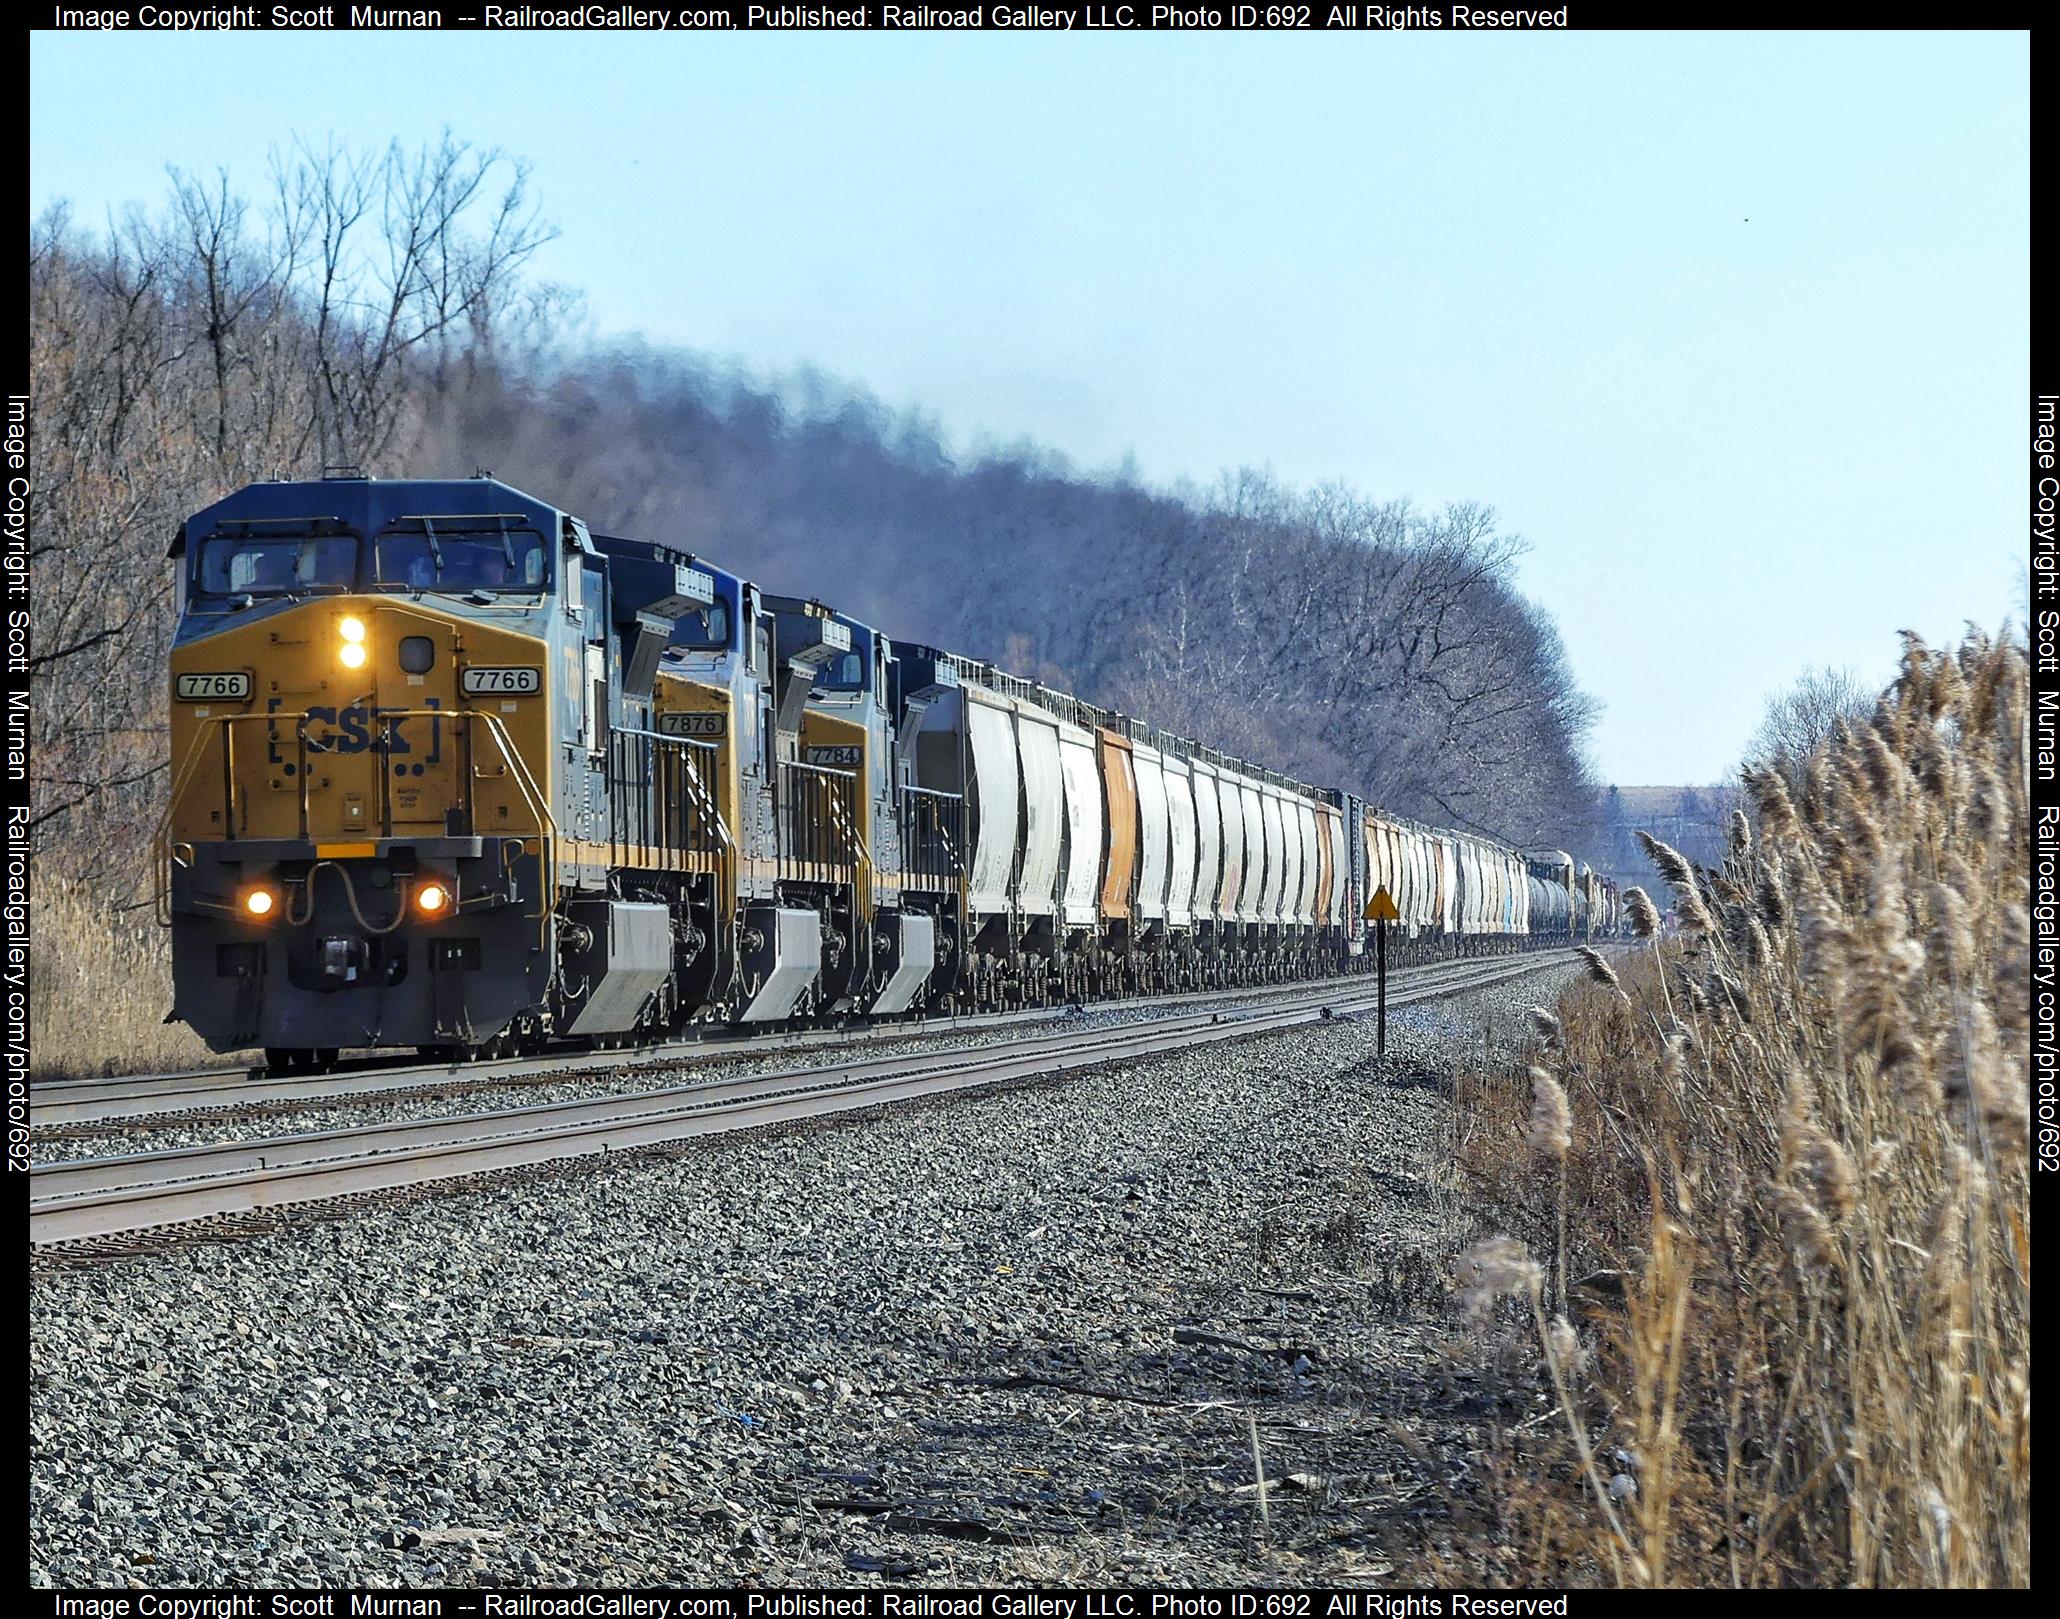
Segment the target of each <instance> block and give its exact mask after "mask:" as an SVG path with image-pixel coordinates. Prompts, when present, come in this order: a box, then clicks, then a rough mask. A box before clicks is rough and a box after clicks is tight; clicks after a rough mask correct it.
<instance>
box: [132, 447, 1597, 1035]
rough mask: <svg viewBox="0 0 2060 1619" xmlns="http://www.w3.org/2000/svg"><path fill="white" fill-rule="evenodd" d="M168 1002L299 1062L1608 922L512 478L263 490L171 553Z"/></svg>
mask: <svg viewBox="0 0 2060 1619" xmlns="http://www.w3.org/2000/svg"><path fill="white" fill-rule="evenodd" d="M171 555H172V558H173V559H174V562H175V564H176V567H177V569H178V592H179V598H178V629H177V634H176V636H175V640H174V644H173V648H172V652H171V658H170V663H171V668H170V671H169V676H170V679H169V685H170V691H169V696H170V702H171V725H170V744H171V746H170V760H169V764H170V769H171V789H170V795H169V803H168V807H167V810H166V813H165V820H164V825H163V827H162V829H161V837H160V846H161V852H162V860H161V863H160V883H159V904H160V914H161V920H162V921H164V922H165V923H166V924H167V925H168V927H169V928H170V930H171V942H172V964H173V977H174V986H175V1005H174V1010H173V1016H175V1017H176V1018H178V1019H180V1020H182V1021H184V1022H186V1023H187V1024H189V1025H191V1027H192V1028H193V1029H194V1030H195V1031H196V1032H197V1033H198V1034H199V1035H200V1036H201V1037H202V1038H203V1039H204V1040H206V1041H207V1043H208V1044H209V1046H211V1047H212V1048H213V1049H215V1050H217V1051H236V1050H244V1049H249V1048H253V1047H262V1048H263V1049H264V1051H265V1055H266V1060H267V1062H268V1064H269V1065H270V1066H271V1067H272V1068H273V1069H274V1070H276V1071H286V1070H291V1069H295V1068H302V1067H309V1066H315V1065H321V1064H325V1063H328V1062H331V1061H334V1060H335V1058H336V1057H337V1055H338V1053H339V1052H340V1051H341V1050H343V1049H345V1048H377V1047H413V1048H417V1049H419V1050H421V1051H423V1052H425V1053H434V1054H438V1055H443V1056H449V1057H466V1056H478V1055H503V1054H507V1053H511V1052H514V1051H518V1050H530V1049H535V1048H538V1047H540V1046H542V1045H543V1044H545V1043H546V1042H549V1041H554V1040H562V1041H576V1042H583V1043H587V1044H590V1045H596V1046H604V1047H605V1046H609V1045H612V1044H617V1043H627V1042H630V1041H636V1040H643V1039H649V1038H653V1037H655V1036H658V1035H660V1034H663V1033H665V1032H667V1031H673V1030H678V1029H680V1028H682V1027H684V1026H686V1025H688V1024H692V1023H701V1022H715V1023H723V1024H736V1025H744V1026H765V1025H791V1024H793V1023H795V1022H797V1021H811V1020H816V1021H819V1020H826V1019H847V1018H874V1017H902V1016H924V1015H929V1014H951V1013H954V1012H960V1011H967V1010H974V1009H1007V1008H1014V1007H1024V1006H1034V1005H1051V1004H1056V1003H1062V1002H1076V1001H1087V1000H1092V999H1095V998H1099V997H1106V996H1114V995H1138V994H1151V993H1172V992H1177V991H1181V990H1198V989H1207V988H1214V987H1230V986H1238V985H1260V984H1271V983H1279V982H1285V981H1288V980H1291V979H1305V978H1311V977H1319V976H1324V975H1328V974H1334V973H1342V972H1351V971H1355V970H1358V969H1359V968H1360V967H1361V966H1362V965H1363V964H1364V962H1365V960H1366V940H1367V937H1368V934H1367V929H1368V926H1369V924H1368V921H1367V919H1366V913H1367V909H1368V902H1369V900H1370V899H1371V898H1372V896H1373V895H1374V894H1375V892H1376V891H1377V890H1380V889H1385V890H1386V891H1387V893H1388V895H1389V897H1390V898H1391V899H1392V900H1393V901H1394V904H1395V907H1396V909H1397V911H1398V912H1399V917H1400V920H1399V922H1398V923H1395V924H1393V925H1394V926H1395V929H1396V935H1397V937H1396V943H1397V946H1398V949H1399V951H1400V953H1401V955H1402V957H1403V959H1409V958H1411V957H1413V956H1421V955H1426V954H1429V953H1432V952H1436V951H1488V950H1497V949H1508V948H1514V947H1516V946H1517V945H1518V944H1519V943H1521V942H1524V941H1527V940H1533V939H1540V938H1543V939H1561V940H1568V939H1585V938H1589V937H1593V936H1595V935H1598V934H1606V933H1610V932H1613V931H1615V928H1616V925H1617V913H1616V896H1615V893H1614V890H1613V888H1612V887H1611V886H1610V885H1609V884H1608V883H1606V882H1604V881H1603V880H1601V879H1599V878H1596V877H1595V876H1594V874H1593V873H1592V872H1589V871H1586V870H1585V869H1579V870H1577V868H1576V866H1575V863H1574V862H1573V861H1572V859H1571V858H1570V857H1569V856H1567V855H1566V854H1564V853H1562V852H1558V851H1548V852H1544V853H1533V854H1530V855H1525V854H1524V853H1522V852H1520V851H1518V850H1515V849H1511V848H1508V847H1506V846H1504V845H1502V844H1499V843H1496V842H1494V841H1492V840H1490V839H1487V838H1483V837H1479V836H1476V835H1474V834H1471V833H1465V832H1454V831H1447V830H1440V829H1436V828H1432V827H1427V826H1423V825H1420V824H1418V823H1415V822H1412V821H1409V820H1405V819H1402V818H1400V817H1396V816H1392V815H1389V814H1386V813H1384V812H1382V811H1380V810H1378V809H1376V808H1374V807H1372V806H1369V805H1367V804H1365V803H1364V802H1362V801H1361V800H1360V799H1359V798H1358V797H1356V796H1355V795H1353V794H1352V793H1350V792H1346V791H1341V790H1337V789H1333V788H1321V787H1314V786H1310V785H1308V784H1306V783H1303V782H1299V781H1295V780H1293V779H1291V778H1289V777H1287V776H1285V775H1282V774H1281V773H1279V772H1277V771H1273V770H1269V769H1266V768H1264V767H1263V766H1260V765H1256V764H1252V763H1249V762H1247V761H1244V760H1240V759H1235V758H1231V757H1229V756H1228V755H1225V754H1223V753H1220V752H1217V751H1215V750H1213V749H1211V748H1208V747H1205V746H1203V745H1201V744H1199V743H1196V742H1193V741H1189V740H1187V739H1185V738H1181V737H1176V736H1173V735H1170V734H1168V733H1166V732H1164V731H1161V730H1158V729H1156V728H1154V727H1152V726H1150V725H1148V724H1145V723H1144V722H1142V721H1140V720H1137V719H1134V718H1131V717H1129V716H1126V715H1122V714H1118V713H1114V712H1111V711H1109V710H1106V709H1102V708H1097V707H1095V706H1094V705H1092V704H1089V703H1086V702H1083V701H1081V700H1080V699H1078V698H1076V697H1072V696H1069V695H1067V694H1065V693H1063V692H1059V691H1055V690H1052V689H1050V688H1048V687H1045V686H1042V685H1040V684H1037V683H1035V682H1032V681H1027V680H1022V679H1018V678H1016V677H1014V676H1011V675H1009V674H1006V673H1004V672H1002V671H1000V670H998V669H995V668H993V667H992V666H990V665H988V664H985V663H981V662H977V661H975V660H972V659H969V658H964V657H959V656H956V655H953V654H951V653H949V652H946V651H942V650H939V649H937V648H934V647H927V646H920V645H915V644H912V643H908V642H899V641H894V640H890V639H889V638H888V637H887V636H886V635H885V634H883V633H881V632H880V631H879V630H877V629H875V628H874V627H872V626H871V625H867V624H864V623H860V622H858V621H857V620H855V619H853V618H851V617H849V616H848V615H846V614H843V613H839V612H836V611H834V610H832V609H830V608H828V607H826V606H824V605H823V604H821V603H820V602H817V601H813V600H807V599H802V598H798V597H792V596H781V595H775V594H772V593H770V592H768V591H766V590H763V589H761V588H760V587H759V586H757V585H755V584H753V583H751V582H750V581H748V580H745V579H742V578H739V577H738V576H737V575H735V574H733V573H730V572H727V571H725V570H723V569H721V568H719V567H715V566H713V565H712V564H711V563H709V562H708V561H707V560H705V559H703V558H701V557H698V556H694V555H690V554H688V553H687V552H686V551H685V550H683V549H682V548H680V547H678V546H676V545H672V544H669V543H667V542H665V541H662V540H635V539H625V538H619V537H615V536H610V535H604V534H596V533H594V532H592V531H591V530H590V529H589V528H588V527H587V525H586V524H585V523H584V522H582V521H581V520H580V519H579V518H577V517H575V516H573V515H572V514H570V513H568V512H564V511H560V510H558V509H556V508H555V507H552V506H549V505H547V504H545V503H544V502H542V501H539V500H536V499H534V498H532V497H531V496H529V495H526V494H523V493H522V492H521V491H519V490H517V489H514V488H511V487H510V486H508V485H507V484H505V483H501V482H498V481H496V480H494V479H492V478H490V477H478V478H472V479H461V480H375V479H370V478H365V477H360V476H355V475H353V476H349V477H332V478H325V479H323V480H320V481H309V482H276V483H261V484H255V485H252V486H250V487H248V488H245V489H242V490H240V491H238V492H236V493H235V494H232V495H230V496H228V497H227V498H226V499H224V500H222V501H220V502H218V503H216V504H215V505H212V506H210V507H208V508H207V509H206V510H204V511H202V512H199V513H197V514H196V515H194V516H193V517H191V518H190V519H188V520H187V522H186V523H185V524H183V525H182V526H181V528H180V530H179V533H178V536H177V538H176V540H175V542H174V544H173V546H172V550H171Z"/></svg>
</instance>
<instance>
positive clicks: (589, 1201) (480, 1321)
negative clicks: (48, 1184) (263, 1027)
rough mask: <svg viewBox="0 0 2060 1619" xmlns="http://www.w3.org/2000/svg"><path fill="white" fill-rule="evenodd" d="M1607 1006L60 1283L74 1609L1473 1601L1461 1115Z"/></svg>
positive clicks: (965, 1105) (1260, 1050)
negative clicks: (179, 1595)
mask: <svg viewBox="0 0 2060 1619" xmlns="http://www.w3.org/2000/svg"><path fill="white" fill-rule="evenodd" d="M1572 975H1573V974H1572V970H1571V969H1565V968H1555V969H1553V970H1551V971H1548V972H1540V973H1536V974H1533V975H1531V976H1528V977H1526V978H1523V979H1521V980H1518V981H1516V982H1514V983H1511V984H1507V985H1502V986H1497V987H1494V988H1490V989H1486V990H1476V991H1470V992H1466V993H1463V994H1461V995H1457V996H1454V997H1451V998H1449V999H1447V1000H1443V1001H1439V1002H1436V1003H1432V1004H1430V1005H1427V1006H1422V1007H1414V1008H1409V1009H1406V1010H1402V1011H1398V1012H1397V1013H1395V1014H1394V1015H1393V1017H1392V1018H1391V1019H1390V1031H1389V1047H1388V1055H1387V1056H1386V1058H1385V1059H1380V1058H1376V1057H1375V1055H1374V1027H1373V1023H1372V1021H1371V1019H1370V1018H1350V1019H1339V1020H1335V1021H1332V1022H1327V1023H1323V1024H1318V1025H1312V1026H1309V1027H1307V1028H1305V1029H1302V1030H1298V1031H1296V1032H1293V1033H1290V1034H1284V1035H1275V1036H1268V1037H1264V1038H1259V1039H1254V1040H1251V1041H1248V1042H1242V1043H1239V1044H1236V1045H1232V1046H1228V1047H1219V1048H1217V1049H1214V1050H1212V1051H1209V1052H1206V1053H1202V1054H1198V1055H1196V1056H1192V1057H1178V1058H1159V1059H1153V1060H1150V1061H1146V1062H1140V1063H1135V1064H1130V1065H1126V1066H1123V1067H1120V1068H1114V1069H1110V1070H1105V1071H1102V1072H1099V1073H1096V1074H1093V1075H1089V1076H1086V1077H1083V1078H1078V1079H1072V1080H1067V1081H1064V1082H1061V1083H1056V1084H1051V1085H1044V1086H1034V1087H1019V1088H1013V1089H1007V1090H1001V1091H994V1092H987V1093H982V1094H979V1095H971V1096H960V1097H951V1098H945V1099H942V1100H940V1101H937V1102H934V1103H928V1104H923V1105H920V1106H915V1107H904V1108H889V1109H882V1110H877V1111H875V1112H872V1113H869V1114H865V1115H850V1116H844V1117H840V1118H837V1119H832V1120H828V1121H819V1122H815V1123H810V1124H807V1125H802V1126H793V1127H788V1128H785V1129H781V1130H777V1131H767V1132H761V1133H757V1134H754V1135H749V1136H728V1137H723V1138H719V1139H715V1140H704V1141H700V1142H696V1143H693V1144H691V1145H689V1146H686V1147H684V1148H681V1149H677V1150H671V1151H661V1152H654V1153H648V1154H637V1155H631V1156H628V1157H625V1158H624V1159H622V1160H620V1161H617V1162H613V1163H610V1164H607V1165H603V1166H595V1165H591V1164H581V1165H578V1166H574V1167H571V1168H568V1169H562V1170H561V1169H553V1170H550V1171H547V1172H529V1173H524V1174H521V1175H516V1176H511V1177H507V1178H505V1179H503V1180H500V1181H497V1182H493V1183H488V1184H472V1185H469V1186H467V1187H465V1188H464V1189H461V1190H455V1191H445V1192H441V1193H439V1194H437V1195H434V1196H431V1197H428V1198H425V1199H422V1200H419V1201H415V1202H410V1203H406V1204H400V1205H395V1206H388V1207H374V1208H369V1209H365V1210H361V1211H356V1212H353V1213H352V1214H350V1215H349V1216H348V1217H346V1218H342V1219H319V1218H305V1219H295V1220H293V1221H291V1222H289V1223H287V1224H285V1225H283V1226H281V1227H279V1228H278V1229H275V1230H272V1231H270V1232H268V1233H267V1234H265V1235H262V1236H259V1237H255V1238H251V1239H248V1240H245V1241H241V1242H237V1243H231V1244H203V1245H197V1246H190V1247H181V1248H173V1249H170V1250H167V1251H164V1252H156V1253H146V1254H143V1255H141V1256H140V1257H135V1258H131V1259H125V1260H120V1261H117V1262H110V1263H106V1264H100V1265H93V1266H79V1267H38V1268H37V1269H36V1270H35V1271H34V1272H33V1273H32V1290H31V1306H30V1309H31V1352H32V1357H33V1366H32V1381H31V1413H30V1417H31V1469H30V1496H29V1576H30V1580H31V1582H32V1583H33V1584H36V1585H39V1586H51V1585H55V1586H61V1587H78V1586H123V1585H147V1586H167V1585H173V1586H183V1585H204V1586H205V1585H215V1586H242V1585H251V1584H273V1585H303V1586H322V1585H369V1586H415V1585H428V1586H436V1585H459V1586H492V1585H509V1584H514V1585H523V1586H550V1585H579V1586H587V1585H630V1586H653V1585H658V1586H663V1585H708V1584H721V1585H734V1584H739V1583H749V1584H755V1585H762V1586H774V1585H788V1584H792V1585H820V1584H838V1585H850V1584H855V1583H856V1584H865V1583H873V1582H890V1583H902V1584H917V1585H920V1584H925V1583H947V1584H949V1583H957V1584H980V1583H1011V1582H1013V1583H1025V1582H1029V1583H1040V1584H1042V1583H1088V1584H1102V1583H1110V1582H1140V1583H1141V1582H1164V1583H1172V1584H1197V1585H1201V1584H1218V1583H1230V1582H1238V1583H1249V1582H1252V1581H1264V1582H1278V1583H1293V1582H1297V1581H1303V1580H1307V1581H1324V1580H1335V1579H1339V1578H1343V1577H1355V1578H1371V1579H1375V1580H1378V1579H1380V1578H1381V1577H1383V1576H1386V1575H1394V1576H1395V1577H1396V1578H1398V1579H1399V1578H1403V1577H1406V1576H1407V1573H1408V1571H1410V1570H1412V1569H1418V1568H1421V1567H1423V1566H1425V1565H1426V1562H1428V1563H1430V1564H1435V1565H1439V1566H1447V1567H1449V1566H1451V1564H1452V1561H1453V1559H1455V1558H1459V1559H1463V1557H1464V1555H1465V1554H1464V1550H1463V1536H1462V1535H1461V1524H1460V1522H1459V1520H1460V1519H1461V1518H1463V1517H1464V1515H1465V1514H1466V1512H1467V1511H1468V1510H1469V1502H1470V1501H1471V1500H1472V1499H1473V1495H1472V1492H1473V1491H1474V1489H1475V1485H1474V1481H1473V1479H1472V1475H1471V1471H1470V1466H1469V1456H1470V1455H1471V1454H1472V1453H1474V1452H1476V1451H1477V1450H1478V1449H1479V1448H1480V1435H1481V1431H1482V1427H1483V1424H1484V1423H1485V1421H1486V1420H1487V1418H1488V1416H1489V1415H1490V1409H1489V1407H1490V1402H1489V1400H1488V1398H1487V1396H1486V1395H1485V1394H1484V1393H1483V1392H1482V1391H1481V1390H1480V1389H1479V1388H1478V1387H1477V1386H1476V1385H1475V1384H1474V1383H1473V1381H1472V1379H1471V1378H1470V1376H1469V1374H1468V1373H1467V1372H1466V1371H1464V1370H1463V1369H1462V1366H1461V1363H1460V1361H1459V1360H1457V1359H1455V1358H1454V1357H1453V1356H1452V1355H1451V1354H1450V1353H1449V1349H1450V1338H1451V1334H1452V1331H1453V1328H1452V1310H1451V1306H1450V1303H1449V1300H1448V1297H1447V1290H1446V1280H1445V1279H1446V1277H1447V1276H1448V1275H1449V1273H1450V1269H1451V1258H1452V1255H1453V1254H1454V1252H1456V1250H1457V1249H1458V1248H1459V1247H1460V1246H1462V1245H1463V1244H1464V1242H1465V1241H1466V1240H1467V1239H1468V1237H1469V1236H1470V1235H1471V1234H1472V1227H1471V1224H1470V1221H1469V1219H1468V1214H1467V1206H1466V1202H1465V1199H1464V1198H1463V1196H1461V1195H1459V1194H1458V1193H1457V1191H1456V1190H1455V1188H1454V1187H1453V1185H1452V1184H1451V1181H1450V1178H1449V1170H1448V1165H1449V1140H1450V1133H1451V1131H1452V1129H1453V1128H1454V1122H1455V1121H1454V1119H1453V1116H1452V1110H1451V1107H1450V1105H1449V1101H1448V1097H1449V1077H1450V1074H1451V1072H1452V1069H1453V1066H1454V1064H1455V1063H1456V1062H1460V1061H1472V1060H1478V1059H1479V1057H1480V1055H1481V1053H1482V1051H1483V1047H1484V1044H1485V1045H1487V1046H1490V1047H1493V1046H1497V1045H1501V1046H1507V1045H1511V1044H1514V1043H1515V1042H1517V1041H1519V1040H1521V1039H1522V1038H1523V1032H1522V1031H1523V1014H1524V1010H1525V1008H1527V1007H1530V1006H1534V1005H1551V1004H1552V1001H1553V999H1554V998H1555V997H1556V996H1557V994H1558V993H1559V990H1560V989H1561V988H1562V987H1563V986H1564V984H1565V983H1566V982H1568V981H1569V980H1570V979H1571V977H1572ZM159 1144H162V1142H160V1143H159ZM1255 1441H1256V1443H1257V1446H1258V1450H1259V1455H1260V1459H1261V1462H1260V1465H1261V1470H1262V1472H1263V1475H1264V1477H1265V1479H1266V1480H1267V1488H1266V1490H1265V1507H1264V1514H1263V1519H1262V1511H1261V1505H1260V1492H1259V1490H1257V1489H1256V1488H1254V1466H1253V1446H1254V1443H1255Z"/></svg>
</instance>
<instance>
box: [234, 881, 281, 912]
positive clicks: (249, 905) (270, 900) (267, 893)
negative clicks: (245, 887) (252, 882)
mask: <svg viewBox="0 0 2060 1619" xmlns="http://www.w3.org/2000/svg"><path fill="white" fill-rule="evenodd" d="M278 903H279V900H278V896H277V895H275V894H274V893H273V892H272V891H271V890H270V889H269V888H253V889H251V890H250V891H249V892H248V893H246V894H245V895H244V896H243V909H244V910H245V911H246V912H248V913H249V914H250V915H252V916H255V917H266V916H270V915H271V914H272V907H273V906H274V905H277V904H278Z"/></svg>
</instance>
